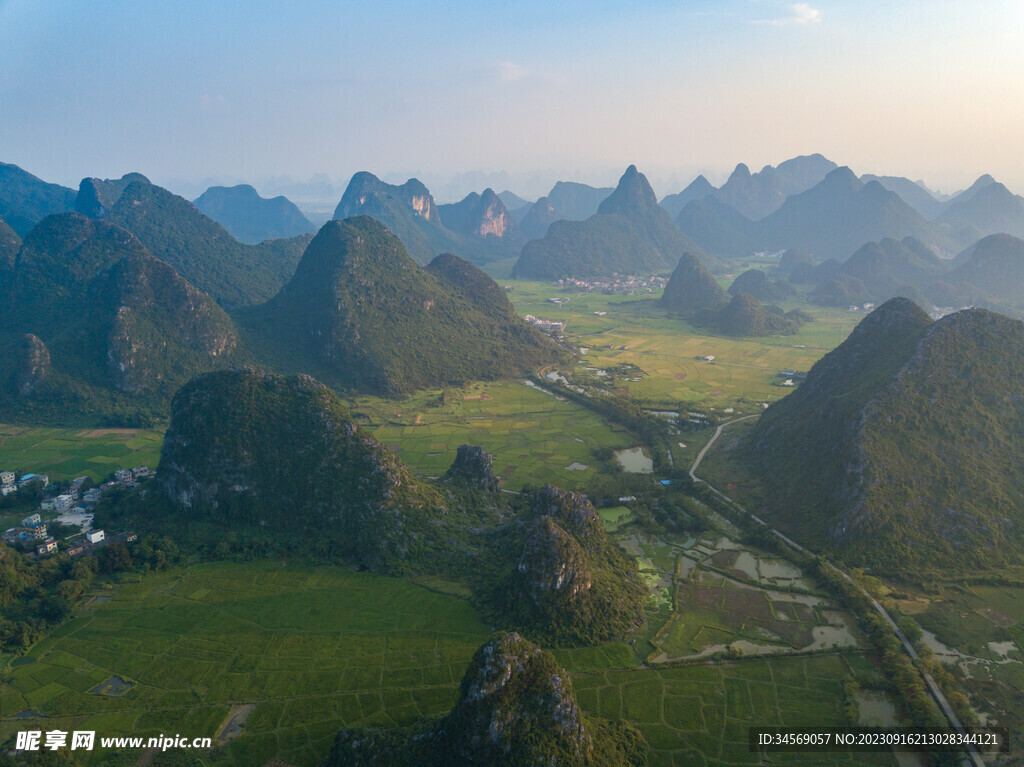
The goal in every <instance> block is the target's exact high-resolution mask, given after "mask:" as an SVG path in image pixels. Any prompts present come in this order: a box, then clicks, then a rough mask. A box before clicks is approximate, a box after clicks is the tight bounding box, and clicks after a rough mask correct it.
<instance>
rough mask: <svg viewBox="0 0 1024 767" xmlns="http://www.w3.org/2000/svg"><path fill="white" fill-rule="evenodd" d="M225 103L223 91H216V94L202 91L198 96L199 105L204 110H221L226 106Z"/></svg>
mask: <svg viewBox="0 0 1024 767" xmlns="http://www.w3.org/2000/svg"><path fill="white" fill-rule="evenodd" d="M227 103H228V102H227V99H225V98H224V94H223V93H218V94H217V95H216V96H211V95H210V94H209V93H204V94H202V95H201V96H200V97H199V105H200V107H201V108H202V110H203V111H204V112H214V111H219V110H222V109H224V108H225V107H227Z"/></svg>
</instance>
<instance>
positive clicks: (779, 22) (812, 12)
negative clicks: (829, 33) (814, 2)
mask: <svg viewBox="0 0 1024 767" xmlns="http://www.w3.org/2000/svg"><path fill="white" fill-rule="evenodd" d="M820 21H821V11H819V10H818V9H817V8H812V7H811V6H810V4H809V3H793V4H791V5H790V6H789V14H788V15H786V16H782V17H780V18H778V19H757V20H755V21H754V23H755V24H764V25H768V26H773V27H784V26H788V25H790V24H802V25H803V24H817V23H819V22H820Z"/></svg>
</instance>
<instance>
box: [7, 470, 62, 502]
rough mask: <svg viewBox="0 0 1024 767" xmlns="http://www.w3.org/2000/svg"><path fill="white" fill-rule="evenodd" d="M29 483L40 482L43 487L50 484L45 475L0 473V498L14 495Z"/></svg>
mask: <svg viewBox="0 0 1024 767" xmlns="http://www.w3.org/2000/svg"><path fill="white" fill-rule="evenodd" d="M31 482H40V483H42V485H43V487H46V486H47V485H49V484H50V478H49V477H47V476H46V475H45V474H23V475H22V476H20V477H19V476H18V475H17V474H15V473H14V472H13V471H0V496H3V497H7V496H8V495H10V494H11V493H16V492H18V491H19V490H21V489H22V488H23V487H25V486H26V485H28V484H29V483H31Z"/></svg>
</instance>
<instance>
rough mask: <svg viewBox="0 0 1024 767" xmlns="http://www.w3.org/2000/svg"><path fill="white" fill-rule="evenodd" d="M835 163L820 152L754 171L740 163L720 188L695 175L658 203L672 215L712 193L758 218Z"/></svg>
mask: <svg viewBox="0 0 1024 767" xmlns="http://www.w3.org/2000/svg"><path fill="white" fill-rule="evenodd" d="M837 167H838V166H837V165H836V164H835V163H834V162H832V161H831V160H829V159H826V158H825V157H823V156H822V155H820V154H813V155H805V156H802V157H794V158H793V159H791V160H786V161H785V162H782V163H779V165H778V167H772V166H771V165H765V166H764V167H763V168H762V169H761V170H760V171H758V172H757V173H751V172H750V169H749V168H748V167H747V166H746V165H744V164H743V163H740V164H739V165H737V166H736V168H735V170H733V172H732V174H731V175H730V176H729V179H728V180H727V181H726V182H725V184H723V185H722V187H721V188H720V189H715V187H713V186H712V185H711V183H710V182H709V181H708V180H707V179H706V178H704V176H698V177H697V178H696V179H694V180H693V182H692V183H691V184H690V185H689V186H687V187H686V189H684V190H683V191H682V192H680V193H678V194H670V195H668V196H666V197H665V198H664V199H663V200H662V201H661V206H662V207H663V208H665V210H667V211H668V212H669V215H671V216H672V218H673V219H675V218H677V217H678V216H679V214H680V213H681V212H682V210H683V208H685V207H686V206H687V205H688V204H689V203H691V202H695V201H697V200H703V199H704V198H706V197H709V196H710V197H714V198H715V199H717V200H720V201H721V202H722V203H724V204H725V205H728V206H729V207H731V208H732V209H733V210H735V211H736V212H737V213H739V214H740V215H741V216H743V217H744V218H748V219H750V220H752V221H757V220H759V219H762V218H764V217H765V216H767V215H768V214H769V213H774V212H775V211H776V210H778V209H779V208H780V207H781V206H782V203H783V202H785V200H786V198H787V197H789V196H790V195H793V194H799V193H800V192H803V191H806V190H807V189H810V188H811V187H812V186H814V185H815V184H817V183H819V182H820V181H821V180H822V179H824V178H825V176H826V175H828V174H829V173H830V172H831V171H833V170H835V169H836V168H837Z"/></svg>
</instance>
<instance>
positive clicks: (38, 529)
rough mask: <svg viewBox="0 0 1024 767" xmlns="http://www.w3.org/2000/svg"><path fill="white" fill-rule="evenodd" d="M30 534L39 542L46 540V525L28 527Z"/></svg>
mask: <svg viewBox="0 0 1024 767" xmlns="http://www.w3.org/2000/svg"><path fill="white" fill-rule="evenodd" d="M27 527H28V530H29V534H30V535H31V536H32V537H33V538H35V539H36V540H37V541H42V540H46V525H45V524H43V523H42V522H40V523H39V524H36V525H27Z"/></svg>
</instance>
